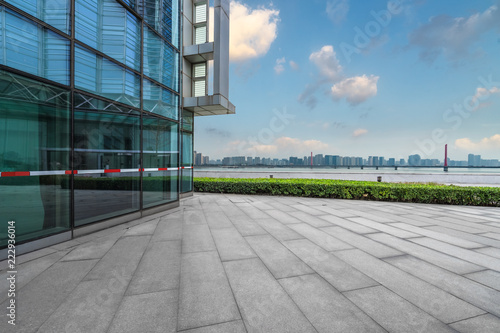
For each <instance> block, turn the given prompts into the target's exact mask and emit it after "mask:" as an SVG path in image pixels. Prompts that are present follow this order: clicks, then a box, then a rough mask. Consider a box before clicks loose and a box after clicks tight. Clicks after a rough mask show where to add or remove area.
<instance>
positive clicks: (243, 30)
mask: <svg viewBox="0 0 500 333" xmlns="http://www.w3.org/2000/svg"><path fill="white" fill-rule="evenodd" d="M230 22H231V23H230V25H231V27H230V29H231V35H230V47H229V53H230V59H231V60H232V61H237V62H239V61H245V60H249V59H253V58H258V57H261V56H263V55H265V54H266V53H267V52H268V51H269V48H270V47H271V44H272V43H273V42H274V40H275V39H276V37H277V36H278V32H277V28H278V22H279V10H275V9H270V8H264V7H261V8H258V9H252V8H250V7H249V6H247V5H246V4H243V3H241V2H238V1H231V21H230Z"/></svg>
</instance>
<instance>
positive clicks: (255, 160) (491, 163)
mask: <svg viewBox="0 0 500 333" xmlns="http://www.w3.org/2000/svg"><path fill="white" fill-rule="evenodd" d="M193 155H194V156H193V160H194V165H195V166H202V165H236V166H252V165H274V166H310V165H311V164H312V165H314V166H351V167H355V166H393V167H396V166H429V167H435V166H444V158H443V159H442V160H440V159H437V158H435V159H430V158H422V156H420V155H419V154H413V155H409V156H408V158H407V159H405V158H400V159H397V158H395V157H385V156H375V155H371V156H368V157H367V158H363V157H360V156H340V155H324V154H316V155H314V154H313V155H312V156H311V155H308V156H303V157H298V156H290V157H288V158H277V157H260V156H256V157H254V156H225V157H223V158H220V159H210V157H209V156H205V155H203V153H201V152H198V151H194V152H193ZM311 161H312V163H311ZM448 166H450V167H457V166H459V167H467V166H470V167H500V160H499V159H484V158H482V156H481V155H474V154H468V158H467V160H453V159H451V158H448Z"/></svg>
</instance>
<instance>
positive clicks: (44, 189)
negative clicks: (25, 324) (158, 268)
mask: <svg viewBox="0 0 500 333" xmlns="http://www.w3.org/2000/svg"><path fill="white" fill-rule="evenodd" d="M3 3H4V5H0V172H1V177H0V248H4V247H5V246H6V244H7V222H8V221H12V220H13V221H16V236H17V242H23V241H29V240H34V239H37V238H40V237H45V236H48V235H52V234H56V233H60V232H63V231H68V230H71V229H72V228H75V227H79V226H83V225H86V224H89V223H96V222H99V221H102V220H105V219H109V218H112V217H116V216H120V215H123V214H128V213H132V212H137V211H140V210H141V209H145V208H150V207H154V206H158V205H163V204H166V203H170V202H173V201H176V200H178V198H179V183H180V181H179V177H180V176H181V175H180V171H179V167H180V164H181V161H180V153H179V150H180V148H179V147H180V145H181V140H180V139H179V137H180V134H179V131H180V130H181V125H180V124H179V119H180V118H181V117H180V115H179V109H180V96H179V92H180V52H179V48H180V3H181V1H180V0H125V1H123V3H124V4H123V3H122V2H118V1H116V0H75V12H74V13H71V5H70V4H71V1H66V0H63V1H52V0H30V1H22V0H11V1H8V2H3ZM30 17H35V18H37V19H38V20H40V21H41V22H35V21H33V20H32V19H31V18H30ZM71 22H74V29H73V28H72V24H71ZM72 45H74V48H73V49H71V48H72V47H73V46H72ZM182 131H183V132H182V133H185V129H184V127H182ZM191 140H192V139H191ZM191 155H192V154H191ZM182 163H183V165H184V162H183V161H182Z"/></svg>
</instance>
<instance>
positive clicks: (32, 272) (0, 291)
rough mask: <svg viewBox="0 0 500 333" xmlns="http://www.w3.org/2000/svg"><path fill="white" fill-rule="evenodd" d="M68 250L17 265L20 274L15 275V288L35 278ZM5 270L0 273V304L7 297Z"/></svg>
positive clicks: (21, 286) (7, 286)
mask: <svg viewBox="0 0 500 333" xmlns="http://www.w3.org/2000/svg"><path fill="white" fill-rule="evenodd" d="M66 253H68V251H58V252H55V253H52V254H49V255H47V256H44V257H40V258H38V259H34V260H32V261H29V262H27V263H24V264H20V265H17V271H18V273H20V274H17V276H16V289H17V290H20V289H21V288H23V287H24V286H25V285H27V284H28V283H29V282H30V281H31V280H33V279H34V278H36V277H37V276H38V275H40V274H41V273H43V272H44V271H45V270H47V269H48V268H49V267H51V266H52V265H54V264H55V263H56V262H58V261H59V260H60V259H61V258H62V257H64V256H65V255H66ZM7 277H9V274H7V271H3V272H2V273H0V281H2V282H1V283H0V304H2V303H3V302H4V301H5V300H6V299H8V298H9V296H8V290H9V288H10V286H9V283H7V282H6V279H7Z"/></svg>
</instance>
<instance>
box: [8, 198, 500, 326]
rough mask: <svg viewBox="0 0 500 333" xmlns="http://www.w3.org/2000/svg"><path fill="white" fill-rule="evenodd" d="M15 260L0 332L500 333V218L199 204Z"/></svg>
mask: <svg viewBox="0 0 500 333" xmlns="http://www.w3.org/2000/svg"><path fill="white" fill-rule="evenodd" d="M17 259H18V266H17V269H18V279H17V289H18V297H17V300H16V304H17V306H18V308H17V311H18V312H17V314H18V316H17V325H16V326H15V327H13V326H11V325H9V324H8V323H7V317H6V316H5V314H2V316H1V318H2V319H1V321H0V332H50V333H56V332H67V333H77V332H85V333H87V332H109V333H115V332H120V333H122V332H133V333H136V332H141V333H143V332H186V333H187V332H189V333H195V332H196V333H208V332H222V333H224V332H228V333H238V332H264V333H271V332H286V333H289V332H300V333H304V332H386V331H388V332H422V333H424V332H455V331H458V332H480V333H487V332H496V333H498V332H500V209H498V208H484V207H483V208H481V207H458V206H441V205H421V204H404V203H387V202H368V201H346V200H333V199H311V198H289V197H263V196H241V195H222V194H197V195H195V196H194V197H192V198H189V199H185V200H183V201H182V203H181V207H180V208H178V209H175V210H172V211H168V212H165V213H161V214H157V215H155V216H150V217H148V218H144V219H142V220H138V221H134V222H131V223H127V224H123V225H120V226H116V227H113V228H110V229H107V230H104V231H100V232H97V233H94V234H91V235H88V236H84V237H80V238H77V239H75V240H72V241H70V242H66V243H63V244H58V245H56V246H53V247H50V248H46V249H43V250H40V251H37V252H33V253H30V254H27V255H23V256H19V257H18V258H17ZM3 265H4V266H2V267H3V268H4V270H3V271H1V272H0V303H1V305H0V308H2V309H3V310H2V312H6V307H7V303H6V302H7V289H8V286H7V283H6V272H5V263H3Z"/></svg>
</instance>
